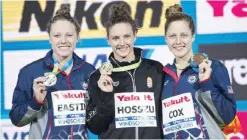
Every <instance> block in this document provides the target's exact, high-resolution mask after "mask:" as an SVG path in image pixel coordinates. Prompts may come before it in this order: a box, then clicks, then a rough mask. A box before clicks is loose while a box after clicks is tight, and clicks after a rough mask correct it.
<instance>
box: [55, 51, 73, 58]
mask: <svg viewBox="0 0 247 140" xmlns="http://www.w3.org/2000/svg"><path fill="white" fill-rule="evenodd" d="M71 54H72V52H59V53H58V55H59V56H61V57H68V56H70V55H71Z"/></svg>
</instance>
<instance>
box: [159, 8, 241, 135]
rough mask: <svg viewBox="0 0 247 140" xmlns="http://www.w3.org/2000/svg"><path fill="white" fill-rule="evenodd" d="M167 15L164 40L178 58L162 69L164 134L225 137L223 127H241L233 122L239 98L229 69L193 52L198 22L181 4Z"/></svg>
mask: <svg viewBox="0 0 247 140" xmlns="http://www.w3.org/2000/svg"><path fill="white" fill-rule="evenodd" d="M165 16H166V23H165V39H166V42H167V45H168V47H169V50H170V51H171V52H172V53H173V54H174V56H175V60H174V63H173V64H172V65H170V64H168V65H166V66H165V67H164V68H163V71H164V72H165V78H164V87H163V94H162V114H163V125H162V128H163V134H164V137H165V138H167V139H224V138H225V134H227V133H225V134H224V132H225V131H224V130H226V129H228V130H234V129H235V128H238V127H239V126H238V125H239V122H238V121H233V120H234V118H235V115H236V101H235V98H234V94H233V90H232V87H231V83H230V80H229V75H228V72H227V69H226V67H225V66H224V65H223V64H222V63H221V62H220V61H218V60H215V59H212V58H208V56H207V55H206V54H204V53H199V54H195V55H194V54H193V51H192V43H193V42H194V39H195V25H194V22H193V20H192V17H191V16H189V15H187V14H184V13H183V12H182V7H180V6H179V5H178V4H176V5H174V6H171V7H169V8H168V9H167V10H166V14H165ZM219 53H220V52H219ZM236 120H237V118H236ZM232 121H233V122H235V123H231V122H232ZM229 124H230V125H229ZM235 130H236V129H235ZM232 132H233V131H232Z"/></svg>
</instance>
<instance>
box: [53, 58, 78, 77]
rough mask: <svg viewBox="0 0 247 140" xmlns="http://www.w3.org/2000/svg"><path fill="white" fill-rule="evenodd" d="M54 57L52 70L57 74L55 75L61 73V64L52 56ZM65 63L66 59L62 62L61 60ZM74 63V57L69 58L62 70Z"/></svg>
mask: <svg viewBox="0 0 247 140" xmlns="http://www.w3.org/2000/svg"><path fill="white" fill-rule="evenodd" d="M52 58H53V61H54V63H53V64H54V67H53V70H52V72H51V73H53V74H55V75H57V74H58V73H59V71H58V65H59V63H58V61H57V60H56V59H55V58H54V57H52ZM64 63H65V60H63V61H62V62H61V64H64ZM72 63H73V59H72V58H70V59H69V61H67V62H66V63H65V64H64V65H63V67H62V69H61V70H62V71H66V70H67V69H68V68H69V67H70V66H71V65H72Z"/></svg>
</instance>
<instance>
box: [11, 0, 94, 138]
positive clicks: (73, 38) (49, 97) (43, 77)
mask: <svg viewBox="0 0 247 140" xmlns="http://www.w3.org/2000/svg"><path fill="white" fill-rule="evenodd" d="M47 28H48V29H47V32H48V34H49V42H50V44H51V48H52V49H51V50H50V51H49V52H48V53H47V54H46V56H45V57H44V58H41V59H39V60H37V61H34V62H32V63H30V64H28V65H27V66H25V67H23V68H22V69H21V70H20V73H19V77H18V82H17V85H16V88H15V90H14V95H13V101H12V103H13V106H12V109H11V111H10V119H11V121H12V123H13V124H14V125H16V126H18V127H21V126H25V125H30V131H29V138H30V139H88V138H89V137H88V133H87V131H86V129H85V116H86V115H85V112H86V111H85V109H86V104H87V100H88V99H89V97H88V95H87V91H86V90H87V85H86V84H87V81H88V78H89V75H90V73H92V71H94V70H95V69H94V67H93V66H92V65H91V64H89V63H87V62H85V61H84V60H82V59H81V58H80V57H78V56H77V55H76V54H75V53H74V50H75V47H76V44H77V42H78V41H79V39H80V37H79V34H80V30H81V27H80V25H79V24H78V23H77V21H76V20H75V19H74V18H73V17H71V15H70V7H69V5H67V4H62V5H61V7H60V9H58V10H57V11H56V14H55V15H54V17H52V18H51V19H50V21H49V22H48V26H47ZM34 55H35V54H34Z"/></svg>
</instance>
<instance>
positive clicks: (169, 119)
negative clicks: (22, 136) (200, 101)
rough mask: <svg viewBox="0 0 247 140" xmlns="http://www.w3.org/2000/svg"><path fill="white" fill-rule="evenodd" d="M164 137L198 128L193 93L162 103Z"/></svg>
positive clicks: (171, 98) (165, 100) (168, 99)
mask: <svg viewBox="0 0 247 140" xmlns="http://www.w3.org/2000/svg"><path fill="white" fill-rule="evenodd" d="M162 114H163V115H162V116H163V133H164V135H166V134H169V133H173V132H178V131H180V130H185V129H190V128H195V127H197V123H196V116H195V111H194V105H193V99H192V96H191V93H184V94H181V95H177V96H174V97H170V98H167V99H164V100H163V101H162Z"/></svg>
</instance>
